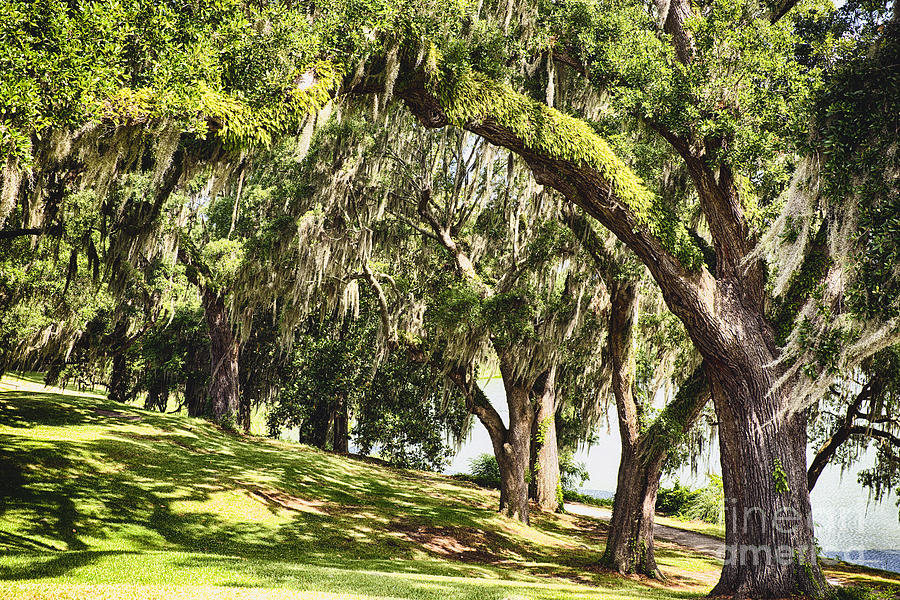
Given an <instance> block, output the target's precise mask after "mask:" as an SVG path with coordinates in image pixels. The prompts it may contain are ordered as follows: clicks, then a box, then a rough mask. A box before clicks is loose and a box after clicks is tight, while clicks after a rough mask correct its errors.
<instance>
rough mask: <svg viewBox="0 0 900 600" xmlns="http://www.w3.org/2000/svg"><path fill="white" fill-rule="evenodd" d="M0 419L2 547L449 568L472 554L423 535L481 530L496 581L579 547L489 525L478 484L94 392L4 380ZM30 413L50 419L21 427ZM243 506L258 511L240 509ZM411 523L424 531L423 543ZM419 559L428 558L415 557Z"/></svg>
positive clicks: (557, 565) (61, 561) (578, 555)
mask: <svg viewBox="0 0 900 600" xmlns="http://www.w3.org/2000/svg"><path fill="white" fill-rule="evenodd" d="M135 415H136V416H138V417H139V418H140V420H137V419H134V418H130V417H132V416H135ZM0 425H5V426H6V427H7V428H8V429H6V430H5V431H4V433H2V434H0V437H2V441H0V476H2V478H0V523H2V526H0V530H4V531H3V532H2V533H0V548H5V549H6V550H9V551H18V552H23V551H31V552H34V551H45V550H47V549H48V548H58V549H60V550H69V551H73V550H74V551H78V550H88V549H90V548H91V547H96V545H97V543H98V541H102V542H103V546H104V547H106V548H109V547H113V548H121V550H123V551H128V550H170V551H184V552H196V553H206V554H209V555H217V556H209V557H208V559H207V560H211V561H212V560H231V559H228V558H227V557H228V556H232V557H233V556H239V557H244V558H251V559H252V558H258V559H260V560H261V561H263V562H266V561H273V560H274V561H279V560H280V561H284V560H290V561H295V562H296V563H303V564H307V565H310V566H315V567H317V568H324V567H330V566H334V565H337V564H340V565H346V568H354V569H360V568H368V569H371V568H377V569H379V570H384V571H394V572H396V571H398V570H399V571H400V572H407V571H408V573H410V574H412V573H416V572H423V570H424V571H430V572H432V573H433V574H436V575H437V574H450V575H456V574H466V573H471V572H474V570H476V567H477V566H478V565H476V564H475V561H472V562H471V563H469V564H467V563H466V561H465V554H464V553H462V554H460V556H455V555H454V554H453V553H452V552H451V553H447V552H444V551H443V547H442V546H441V545H440V544H436V543H434V540H433V539H432V538H433V537H435V536H438V535H439V536H440V537H447V536H451V537H453V536H455V537H459V538H460V539H463V540H465V539H468V538H471V536H472V535H473V534H474V533H476V532H485V531H490V532H491V536H490V538H489V539H487V540H486V541H485V543H484V548H481V547H479V548H476V549H475V550H476V551H478V552H483V553H484V554H485V555H486V556H487V555H488V554H490V555H491V557H492V559H491V560H493V561H494V562H495V565H498V567H497V568H495V569H493V570H491V568H488V570H486V571H484V572H483V573H482V574H485V575H487V574H490V573H493V574H494V576H499V575H498V574H499V573H500V572H501V571H500V570H499V565H503V569H505V571H504V575H503V576H504V577H510V578H516V577H519V576H533V575H537V576H546V577H557V576H563V577H565V576H567V575H570V574H571V573H574V571H575V570H576V569H579V568H581V567H582V566H583V565H584V564H586V563H587V562H588V561H589V560H590V559H591V554H590V553H591V550H589V549H588V550H580V551H574V550H573V549H571V548H562V547H560V548H553V547H548V545H547V544H546V543H544V542H538V541H535V540H531V539H528V538H527V536H521V535H518V534H514V533H512V531H514V530H515V527H511V526H510V527H506V526H504V527H499V526H498V517H497V515H496V512H495V511H494V510H493V508H491V507H488V506H487V504H486V501H485V495H484V493H483V492H481V491H480V490H474V489H473V490H471V491H470V490H467V489H466V490H458V489H456V488H452V487H450V482H448V481H447V480H446V479H444V478H441V477H438V476H434V475H429V474H425V473H413V472H409V471H398V470H394V469H389V468H386V467H383V466H377V465H376V466H373V465H372V464H370V463H367V462H364V461H357V460H352V459H348V458H347V457H340V456H336V455H333V454H329V453H325V452H321V451H317V450H313V449H310V448H301V447H298V446H294V445H287V444H282V443H277V442H271V441H268V440H263V439H246V438H241V437H237V436H232V435H226V434H223V432H221V431H220V430H218V429H216V428H215V427H213V426H211V425H209V424H207V423H204V422H202V421H198V420H194V419H186V418H184V417H179V416H169V415H160V414H158V413H152V412H148V411H142V410H139V409H134V408H132V407H128V406H125V405H119V404H116V403H111V402H109V401H107V400H103V399H98V398H91V397H79V396H72V395H57V394H49V393H40V394H36V393H21V392H8V393H3V394H0ZM34 425H42V426H43V427H45V428H50V429H48V430H46V431H45V430H42V433H41V436H35V435H33V434H31V433H30V432H29V429H30V428H31V427H33V426H34ZM53 428H58V429H53ZM10 431H11V432H10ZM469 494H471V497H469ZM473 499H474V500H475V502H473ZM489 500H490V498H488V501H489ZM254 506H256V507H257V508H258V510H260V511H262V514H259V515H257V514H255V513H254V515H250V514H245V513H244V511H247V510H251V509H252V508H253V507H254ZM535 521H536V525H537V526H538V527H539V528H540V529H541V530H542V531H544V532H545V533H547V534H551V535H554V536H562V535H572V533H573V531H572V530H569V529H565V528H563V527H562V526H561V525H560V524H559V523H558V522H557V521H556V520H554V519H550V518H547V519H544V518H540V517H538V518H536V519H535ZM506 529H509V531H507V530H506ZM576 529H580V528H576ZM411 532H415V533H411ZM421 532H426V533H428V532H431V533H435V532H436V533H435V536H431V538H428V536H426V538H428V539H425V538H423V537H422V535H421ZM448 532H449V533H448ZM592 541H593V540H592ZM70 555H71V556H72V558H71V559H66V558H63V557H62V556H60V557H59V558H58V560H57V559H53V561H55V562H52V565H53V566H52V569H51V570H52V572H53V573H54V575H60V574H63V573H65V572H66V570H67V569H72V568H76V567H78V566H80V565H81V564H84V563H80V562H79V561H88V560H90V557H91V556H97V554H95V553H89V552H74V553H73V552H70V553H68V554H67V555H66V556H70ZM423 556H424V557H431V558H434V559H439V560H432V561H422V560H418V561H417V560H416V559H417V558H418V559H421V558H422V557H423ZM493 557H496V559H494V558H493ZM485 562H486V563H490V562H491V561H485ZM516 563H519V564H527V565H529V566H527V567H520V566H516ZM510 567H512V568H510ZM48 568H49V567H48ZM561 570H562V572H561ZM33 571H34V570H33V569H32V570H31V571H28V570H25V571H22V573H24V574H27V573H28V572H33ZM38 576H42V577H43V576H47V575H38ZM23 577H24V575H23ZM435 585H437V584H435Z"/></svg>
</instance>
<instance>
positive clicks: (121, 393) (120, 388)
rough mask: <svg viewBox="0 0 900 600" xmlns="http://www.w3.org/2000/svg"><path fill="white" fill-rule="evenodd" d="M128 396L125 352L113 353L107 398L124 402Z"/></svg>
mask: <svg viewBox="0 0 900 600" xmlns="http://www.w3.org/2000/svg"><path fill="white" fill-rule="evenodd" d="M127 398H128V363H127V362H126V360H125V353H124V352H119V353H117V354H115V355H113V360H112V372H111V373H110V376H109V399H110V400H112V401H113V402H125V400H126V399H127Z"/></svg>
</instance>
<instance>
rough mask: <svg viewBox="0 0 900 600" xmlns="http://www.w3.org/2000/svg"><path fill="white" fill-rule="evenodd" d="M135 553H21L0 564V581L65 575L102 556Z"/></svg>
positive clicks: (103, 551)
mask: <svg viewBox="0 0 900 600" xmlns="http://www.w3.org/2000/svg"><path fill="white" fill-rule="evenodd" d="M124 554H135V553H134V552H127V551H122V550H95V551H84V552H54V553H52V554H51V553H48V554H45V555H43V556H40V557H35V556H26V555H23V556H22V557H21V560H15V561H9V562H7V563H6V564H3V565H0V581H25V580H29V579H48V578H53V577H60V576H62V575H65V574H66V573H68V572H69V571H71V570H72V569H77V568H79V567H85V566H87V565H90V564H93V563H95V562H97V561H99V560H100V559H101V558H103V557H107V556H118V555H124Z"/></svg>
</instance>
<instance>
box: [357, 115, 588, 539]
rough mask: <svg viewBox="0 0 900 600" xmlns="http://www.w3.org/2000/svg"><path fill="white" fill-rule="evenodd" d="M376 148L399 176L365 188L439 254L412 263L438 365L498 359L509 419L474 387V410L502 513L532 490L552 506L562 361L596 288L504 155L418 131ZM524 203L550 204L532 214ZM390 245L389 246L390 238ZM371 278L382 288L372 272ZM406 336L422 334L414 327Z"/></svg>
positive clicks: (523, 511) (522, 512) (548, 211)
mask: <svg viewBox="0 0 900 600" xmlns="http://www.w3.org/2000/svg"><path fill="white" fill-rule="evenodd" d="M404 140H405V144H404V143H403V141H404ZM375 148H376V152H382V153H384V154H386V155H388V156H389V157H390V158H391V160H392V162H393V164H395V165H396V175H395V176H393V177H388V176H386V175H382V177H384V178H385V179H386V180H387V183H385V184H382V186H383V187H384V189H385V191H384V192H380V191H379V190H378V189H377V188H375V189H372V190H371V191H370V193H371V194H372V195H373V196H375V197H376V198H381V197H385V198H387V201H386V206H385V214H386V219H387V221H388V222H392V223H394V227H395V228H399V229H400V230H401V231H406V235H410V233H411V234H412V235H413V236H419V237H421V242H420V244H421V245H423V246H424V247H422V248H418V249H417V250H416V251H417V252H419V253H420V255H421V256H423V257H426V256H428V254H429V253H434V252H437V253H438V257H441V258H437V259H436V260H434V259H432V260H431V262H433V263H434V265H433V266H431V267H430V268H432V269H438V270H440V271H442V272H441V273H434V274H429V273H428V268H429V264H428V263H429V260H428V259H427V258H423V259H419V261H418V262H414V263H413V264H414V265H415V266H414V268H416V270H418V271H425V273H424V274H423V276H422V281H423V282H425V292H424V294H423V297H422V300H423V301H424V303H425V313H424V323H423V327H424V330H425V331H427V332H428V339H429V343H430V345H432V346H436V347H438V348H440V357H439V360H440V361H441V362H443V364H444V368H446V369H447V370H450V371H452V370H455V369H458V368H460V367H462V368H464V369H466V370H469V369H470V368H471V365H473V364H476V363H478V362H482V361H484V360H485V357H486V356H488V355H491V354H493V355H496V357H497V358H496V360H497V364H498V368H499V371H500V373H501V377H502V379H503V383H504V388H505V391H506V403H507V406H508V408H509V421H508V423H504V422H503V420H502V418H501V417H500V415H499V413H498V412H497V411H496V409H495V408H494V407H493V406H492V405H491V404H490V403H489V402H487V401H486V399H485V398H484V397H483V394H480V393H476V392H474V391H473V393H472V394H470V395H471V396H472V397H471V398H470V402H469V406H470V410H471V412H472V413H473V414H474V415H475V416H477V417H478V418H479V419H480V421H481V422H482V423H483V424H484V426H485V428H486V429H487V431H488V433H489V435H490V438H491V441H492V444H493V447H494V453H495V456H496V458H497V462H498V465H499V467H500V473H501V506H500V509H501V512H504V513H505V514H508V515H509V516H511V517H514V518H518V519H521V520H523V521H526V522H527V521H528V510H529V509H528V498H529V487H530V488H531V491H532V496H533V497H534V498H535V500H536V502H537V504H538V505H539V506H540V507H541V508H543V509H547V510H555V509H556V508H557V506H558V504H559V463H558V456H557V446H556V435H555V413H556V411H557V408H558V407H559V403H560V402H562V401H563V400H564V399H562V398H558V397H557V390H556V385H555V379H556V370H557V367H558V360H559V359H558V356H559V355H560V352H561V350H562V346H564V344H565V340H566V339H567V337H568V336H569V335H571V333H572V330H573V329H574V328H577V326H578V324H579V322H580V321H581V320H582V315H583V314H584V312H586V309H587V304H589V303H590V302H591V300H592V299H593V292H592V291H590V290H591V289H592V288H591V285H594V284H592V283H591V282H590V281H588V279H587V278H586V277H584V273H579V272H578V269H577V268H574V267H567V266H566V259H567V256H568V255H569V254H571V252H572V250H573V249H574V245H573V243H572V242H573V240H571V238H569V239H566V238H567V236H566V234H565V230H564V229H562V228H561V226H560V225H559V224H558V223H557V222H556V220H555V217H554V214H555V211H556V210H557V207H558V201H557V200H556V199H553V198H543V199H542V198H540V197H539V196H535V195H534V194H535V192H534V191H529V190H528V189H527V183H528V181H529V180H528V179H525V178H523V175H524V174H523V173H522V172H521V169H516V168H515V164H514V163H513V162H512V158H511V157H508V156H505V155H504V156H502V157H497V156H496V155H495V154H494V153H493V152H484V151H483V150H482V148H481V146H480V144H479V143H478V142H477V141H475V140H474V139H473V138H472V137H471V136H467V135H466V134H459V133H450V132H448V133H444V134H442V135H437V136H435V135H429V134H423V133H422V132H421V131H420V132H416V131H415V130H413V131H412V133H411V134H410V133H399V134H395V137H394V139H393V140H391V142H390V143H389V145H388V146H387V147H386V148H385V147H382V146H375ZM409 198H412V199H413V200H414V202H410V201H409ZM529 202H537V203H538V204H543V205H544V207H545V208H544V209H543V210H541V211H534V210H533V209H530V208H528V207H527V204H528V203H529ZM382 229H383V227H382ZM385 239H386V241H387V243H389V244H391V243H396V242H397V239H398V238H397V233H393V234H391V237H386V238H385ZM389 274H390V275H391V280H392V281H393V280H397V281H399V280H404V281H409V280H410V276H409V275H406V274H402V273H399V272H393V273H389ZM369 278H370V279H371V280H373V281H372V282H371V283H372V285H373V286H375V287H376V288H377V289H379V290H380V289H381V288H382V286H381V285H380V284H377V283H376V282H375V281H374V279H375V274H374V273H371V272H369ZM391 287H392V288H395V287H398V286H397V284H393V285H392V286H391ZM399 288H400V289H406V286H399ZM379 294H380V295H384V292H379ZM387 320H390V319H388V318H386V321H387ZM401 334H402V336H403V337H404V338H415V337H417V336H419V332H418V331H417V330H415V329H413V330H411V331H403V332H401ZM406 344H407V345H410V346H416V345H419V343H418V342H416V343H412V342H406ZM528 479H531V485H530V486H529V485H528V483H527V480H528Z"/></svg>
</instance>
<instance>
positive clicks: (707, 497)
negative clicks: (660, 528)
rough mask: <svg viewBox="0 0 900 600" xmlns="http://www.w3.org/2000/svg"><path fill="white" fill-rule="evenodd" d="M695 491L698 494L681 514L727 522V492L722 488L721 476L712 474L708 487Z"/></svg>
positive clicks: (699, 518)
mask: <svg viewBox="0 0 900 600" xmlns="http://www.w3.org/2000/svg"><path fill="white" fill-rule="evenodd" d="M694 493H695V494H696V495H695V496H694V497H693V498H691V501H690V502H689V503H688V506H687V508H685V510H683V511H682V512H681V515H680V516H682V517H684V518H685V519H691V520H695V521H705V522H707V523H715V524H716V525H721V524H722V523H724V522H725V492H724V490H723V488H722V478H721V477H719V476H718V475H712V474H710V476H709V483H708V484H707V485H706V487H705V488H701V489H699V490H697V491H696V492H694Z"/></svg>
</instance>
